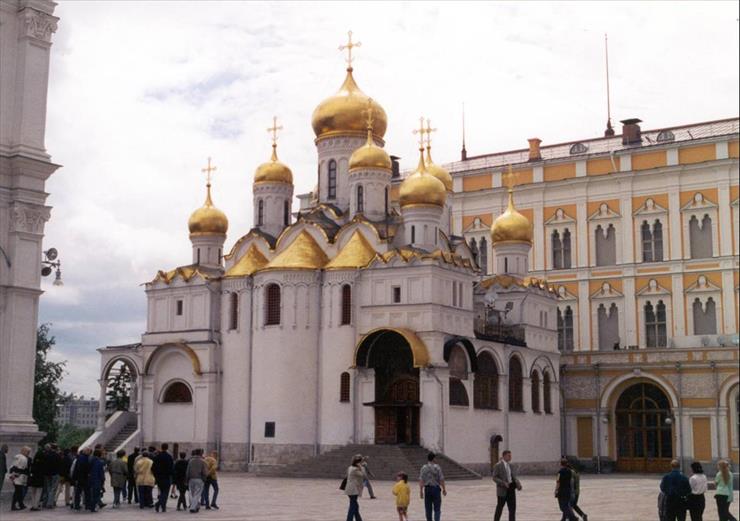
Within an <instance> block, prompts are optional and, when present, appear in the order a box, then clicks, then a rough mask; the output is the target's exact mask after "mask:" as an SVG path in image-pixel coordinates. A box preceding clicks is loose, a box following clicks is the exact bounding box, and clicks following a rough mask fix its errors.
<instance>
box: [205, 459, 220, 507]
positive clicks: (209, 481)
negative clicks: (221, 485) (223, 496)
mask: <svg viewBox="0 0 740 521" xmlns="http://www.w3.org/2000/svg"><path fill="white" fill-rule="evenodd" d="M203 462H204V463H205V464H206V472H207V473H208V476H207V477H206V482H205V483H204V484H203V493H202V501H201V505H204V506H205V507H206V510H210V509H212V508H215V509H216V510H218V505H217V504H216V500H217V499H218V452H216V451H215V450H214V451H212V452H211V454H210V455H208V456H206V457H205V458H203ZM210 489H213V497H209V491H210Z"/></svg>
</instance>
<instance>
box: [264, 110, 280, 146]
mask: <svg viewBox="0 0 740 521" xmlns="http://www.w3.org/2000/svg"><path fill="white" fill-rule="evenodd" d="M278 130H283V126H282V125H280V126H278V124H277V116H273V117H272V126H271V127H270V128H268V129H267V131H268V132H270V133H271V134H272V144H273V145H276V144H277V133H278Z"/></svg>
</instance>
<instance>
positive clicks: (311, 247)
mask: <svg viewBox="0 0 740 521" xmlns="http://www.w3.org/2000/svg"><path fill="white" fill-rule="evenodd" d="M328 261H329V258H328V257H327V256H326V253H324V250H322V249H321V246H319V245H318V243H317V242H316V240H315V239H314V238H313V236H312V235H311V234H310V233H309V232H307V231H306V230H302V231H301V232H300V233H299V234H298V236H297V237H296V238H295V239H293V242H291V243H290V245H289V246H288V247H287V248H285V249H284V250H283V251H282V252H280V253H279V254H278V255H277V256H276V257H275V258H274V259H272V260H271V261H270V262H269V263H268V264H267V266H266V267H265V268H264V269H267V270H308V269H311V270H318V269H321V268H323V267H324V265H326V263H327V262H328Z"/></svg>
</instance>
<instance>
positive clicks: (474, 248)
mask: <svg viewBox="0 0 740 521" xmlns="http://www.w3.org/2000/svg"><path fill="white" fill-rule="evenodd" d="M469 245H470V252H471V253H472V254H473V260H474V261H475V263H476V264H478V244H477V243H476V242H475V237H473V238H472V239H470V244H469Z"/></svg>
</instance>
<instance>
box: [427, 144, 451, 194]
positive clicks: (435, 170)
mask: <svg viewBox="0 0 740 521" xmlns="http://www.w3.org/2000/svg"><path fill="white" fill-rule="evenodd" d="M426 163H427V164H426V170H427V173H429V174H430V175H432V176H434V177H436V178H437V179H439V180H440V181H442V184H443V185H445V190H447V191H448V192H452V176H451V175H450V173H449V172H448V171H447V170H445V169H444V168H442V167H441V166H439V165H437V164H435V163H434V162H433V161H432V155H431V153H430V152H429V149H428V148H427V162H426Z"/></svg>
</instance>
